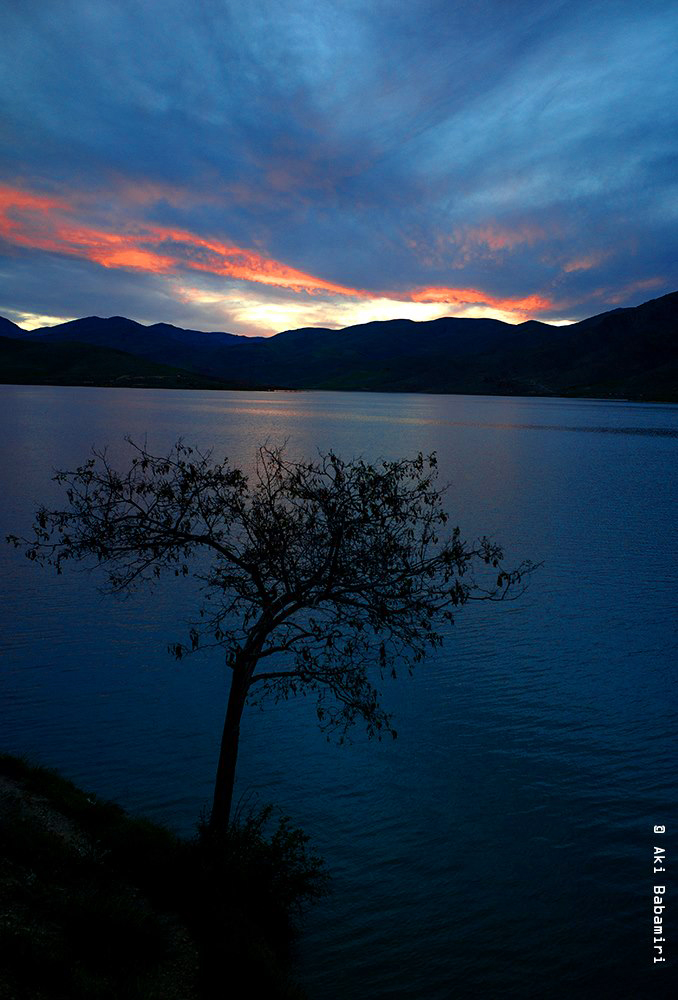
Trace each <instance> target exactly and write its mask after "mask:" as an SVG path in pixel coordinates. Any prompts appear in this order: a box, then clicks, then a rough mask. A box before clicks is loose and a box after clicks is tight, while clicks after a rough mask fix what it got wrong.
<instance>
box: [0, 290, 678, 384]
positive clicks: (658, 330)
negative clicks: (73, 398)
mask: <svg viewBox="0 0 678 1000" xmlns="http://www.w3.org/2000/svg"><path fill="white" fill-rule="evenodd" d="M0 335H1V336H3V337H5V338H9V339H14V340H17V341H20V342H21V343H22V344H23V345H29V344H30V345H33V346H34V347H35V348H36V349H38V350H40V349H46V348H48V347H51V348H52V349H54V348H56V346H57V345H61V348H62V349H63V348H64V346H65V345H66V344H69V343H74V342H77V343H79V344H81V345H88V346H87V347H86V348H81V354H80V357H81V362H82V369H83V370H86V368H87V364H88V363H89V361H90V359H91V363H92V364H93V365H94V364H95V362H96V363H97V364H101V363H103V357H99V358H97V357H96V356H95V355H94V354H90V352H93V351H94V350H95V349H98V350H99V351H101V350H117V351H124V352H125V353H126V354H128V355H130V356H133V357H134V358H137V359H138V360H137V362H127V364H128V366H130V365H131V366H132V367H134V365H137V366H138V365H140V363H141V361H144V362H146V363H151V362H152V363H155V364H162V365H168V366H178V367H179V368H180V369H181V370H182V372H181V378H183V379H186V378H187V373H188V372H191V373H193V375H194V376H200V377H206V378H209V379H218V380H220V381H221V382H222V383H224V384H226V383H228V384H229V385H230V386H231V387H238V386H240V387H261V388H263V387H270V386H274V385H275V386H280V387H287V388H296V389H346V390H371V391H380V392H443V393H480V394H489V395H537V396H578V397H587V396H588V397H591V396H596V397H622V398H628V399H638V400H669V401H678V351H677V349H676V342H677V335H678V292H673V293H671V294H669V295H665V296H663V297H662V298H658V299H654V300H652V301H650V302H646V303H644V304H643V305H640V306H636V307H634V308H629V309H615V310H612V311H611V312H606V313H602V314H600V315H597V316H593V317H591V318H590V319H586V320H582V321H581V322H579V323H575V324H572V325H570V326H564V327H563V326H561V327H556V326H550V325H549V324H547V323H540V322H536V321H529V322H527V323H522V324H519V325H515V326H514V325H511V324H509V323H503V322H501V321H500V320H494V319H459V318H455V317H443V318H441V319H437V320H431V321H429V322H424V323H417V322H414V321H412V320H405V319H395V320H387V321H383V322H373V323H366V324H361V325H358V326H351V327H347V328H345V329H343V330H330V329H326V328H303V329H299V330H287V331H284V332H282V333H279V334H277V335H275V336H273V337H270V338H247V337H239V336H235V335H234V334H229V333H201V332H199V331H196V330H181V329H180V328H178V327H172V326H168V325H166V324H155V325H154V326H149V327H144V326H142V325H141V324H139V323H135V322H134V321H132V320H128V319H125V318H124V317H113V318H111V319H101V318H98V317H89V318H87V319H82V320H74V321H72V322H70V323H64V324H61V325H59V326H55V327H49V328H43V329H41V330H36V331H33V332H32V333H25V332H23V331H21V330H20V329H19V328H18V327H16V326H14V324H12V323H10V322H9V321H8V320H4V321H2V324H0ZM4 349H6V348H4ZM0 357H1V358H2V360H3V361H4V355H0ZM39 357H40V356H39V355H38V354H36V355H35V356H34V358H33V361H30V360H28V359H27V361H26V366H27V368H26V370H27V372H28V373H29V374H30V370H31V368H30V366H31V364H34V365H35V366H36V373H37V371H38V368H39V367H40V364H41V365H42V367H40V371H41V372H42V375H41V378H40V380H41V381H45V380H48V379H49V378H50V373H51V377H53V378H54V379H55V380H59V381H61V382H63V381H65V379H64V377H63V368H62V367H60V366H63V364H64V362H63V359H62V358H60V356H59V355H55V356H48V355H47V353H45V355H44V357H43V361H42V362H40V360H39ZM107 363H110V364H113V361H112V359H109V362H107ZM117 363H118V364H120V363H121V361H120V359H119V358H118V361H117ZM149 377H150V376H149V375H148V373H145V374H143V375H140V376H139V378H140V379H142V380H143V379H147V378H149ZM176 377H178V376H177V374H176V372H175V378H176ZM25 380H27V379H24V378H22V381H25ZM3 381H10V379H9V378H7V377H5V376H3ZM90 381H91V379H90ZM96 384H113V383H112V382H106V383H100V382H97V383H96ZM116 384H118V383H116ZM137 384H140V383H137ZM183 384H186V383H183Z"/></svg>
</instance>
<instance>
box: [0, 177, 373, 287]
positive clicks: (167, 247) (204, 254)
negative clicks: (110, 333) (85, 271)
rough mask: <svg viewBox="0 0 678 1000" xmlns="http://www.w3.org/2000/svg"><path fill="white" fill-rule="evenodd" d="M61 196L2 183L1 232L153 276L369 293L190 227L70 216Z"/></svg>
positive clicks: (13, 238) (19, 241)
mask: <svg viewBox="0 0 678 1000" xmlns="http://www.w3.org/2000/svg"><path fill="white" fill-rule="evenodd" d="M72 215H73V206H72V204H71V203H70V202H69V201H67V200H66V199H65V198H59V197H54V196H47V195H37V194H32V193H30V192H26V191H22V190H20V189H17V188H11V187H8V186H6V185H5V186H0V236H2V237H3V238H4V239H5V240H7V242H9V243H12V244H14V245H15V246H23V247H31V248H33V249H36V250H47V251H51V252H53V253H61V254H67V255H69V256H74V257H84V258H85V259H87V260H92V261H95V262H96V263H97V264H101V265H102V266H103V267H111V268H125V269H127V270H134V271H146V272H150V273H153V274H168V273H175V272H178V271H180V270H186V269H189V270H197V271H206V272H209V273H210V274H219V275H224V276H225V277H230V278H237V279H240V280H243V281H254V282H258V283H259V284H264V285H274V286H277V287H280V288H290V289H292V290H294V291H298V292H307V293H309V294H316V293H319V292H326V293H331V294H334V295H349V296H352V297H356V298H357V297H363V296H365V295H366V294H367V293H366V292H364V291H362V290H360V289H356V288H347V287H346V286H344V285H339V284H336V283H334V282H331V281H324V280H323V279H322V278H317V277H315V276H314V275H311V274H306V273H305V272H303V271H298V270H296V269H295V268H292V267H288V266H287V265H285V264H282V263H280V262H279V261H276V260H272V259H270V258H267V257H264V256H262V255H261V254H258V253H256V252H255V251H253V250H248V249H245V248H242V247H238V246H234V245H231V244H227V243H222V242H220V241H216V240H205V239H202V238H201V237H199V236H196V235H195V234H193V233H190V232H188V230H183V229H173V228H170V227H166V226H157V225H150V224H145V223H139V224H138V225H136V226H134V227H127V228H126V229H125V230H124V231H123V232H110V231H108V230H105V229H98V228H97V229H95V228H93V227H91V226H88V225H85V224H81V223H78V222H77V221H76V220H73V219H72Z"/></svg>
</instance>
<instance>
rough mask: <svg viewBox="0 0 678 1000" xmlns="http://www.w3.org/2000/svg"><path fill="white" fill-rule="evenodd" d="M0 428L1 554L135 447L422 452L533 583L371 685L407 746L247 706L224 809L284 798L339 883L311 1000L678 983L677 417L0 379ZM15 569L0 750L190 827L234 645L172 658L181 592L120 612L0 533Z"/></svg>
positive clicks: (185, 616) (307, 964)
mask: <svg viewBox="0 0 678 1000" xmlns="http://www.w3.org/2000/svg"><path fill="white" fill-rule="evenodd" d="M0 413H1V415H2V426H3V436H2V443H1V445H0V448H1V450H2V455H1V459H2V470H3V491H2V496H1V498H0V527H1V529H2V532H1V533H2V535H3V537H4V535H5V534H7V533H8V532H15V533H22V532H25V531H27V530H28V528H29V526H30V524H31V522H32V514H33V512H34V509H35V507H36V506H37V505H38V504H39V503H40V502H45V503H47V504H50V503H52V502H54V503H57V502H58V498H59V496H60V493H59V489H58V487H57V486H56V485H55V484H54V483H52V482H51V480H50V477H51V474H52V469H53V468H65V467H73V466H75V465H76V464H80V463H81V462H82V461H83V460H84V459H85V458H86V457H87V453H88V451H89V449H90V447H91V446H92V445H93V444H95V445H97V446H103V445H108V446H109V450H110V455H111V457H112V458H113V460H114V461H117V460H118V459H120V461H122V460H123V459H124V456H125V454H126V447H125V445H124V443H123V438H124V435H125V434H131V435H132V436H133V437H134V438H135V439H137V440H144V439H147V441H148V444H149V446H150V447H151V448H152V449H153V450H155V451H162V450H165V449H168V448H169V447H170V446H171V444H172V443H173V442H174V441H175V440H176V439H177V437H179V436H182V437H183V438H184V439H185V440H186V442H187V443H189V444H191V443H195V444H198V445H200V446H202V447H213V448H214V451H215V454H216V455H218V456H219V457H221V456H223V455H224V454H227V455H228V456H229V458H230V459H231V460H232V461H233V462H234V463H236V464H239V465H241V466H242V467H244V468H251V466H252V462H253V457H254V453H255V450H256V447H257V445H258V444H260V443H262V442H264V441H266V440H268V441H269V442H271V443H278V442H281V441H283V440H287V442H288V449H289V453H290V454H291V455H293V456H294V457H297V456H298V457H313V456H315V455H316V453H317V449H324V450H326V449H329V448H333V449H334V450H336V451H337V452H338V453H339V454H341V455H342V456H343V457H346V458H348V457H352V456H357V455H363V456H364V457H365V458H367V459H370V460H372V459H376V458H378V457H385V458H396V457H402V456H410V455H414V454H416V453H417V452H418V451H424V452H426V453H428V452H431V451H434V450H435V451H436V452H437V454H438V461H439V469H440V474H441V479H443V480H444V481H448V482H449V483H450V484H451V485H450V491H449V494H448V508H449V512H450V515H451V519H452V522H453V523H454V524H459V525H460V527H461V529H462V535H463V536H464V537H466V538H467V539H469V540H473V538H475V537H477V536H478V535H489V536H491V537H492V538H494V539H496V540H497V541H499V542H501V543H502V544H503V545H504V547H505V550H506V554H507V555H506V564H507V565H509V566H510V565H511V564H515V563H518V562H519V561H520V560H521V559H523V558H530V559H532V560H533V561H535V562H542V563H543V566H542V567H541V568H540V569H539V570H538V572H537V573H535V574H534V576H533V577H532V579H531V582H530V586H529V589H528V591H527V592H526V593H525V594H524V595H523V596H522V597H521V598H520V599H519V600H517V601H515V602H512V603H509V604H502V605H497V604H486V603H483V604H476V605H474V606H467V607H466V608H464V609H462V611H461V612H460V614H459V615H458V617H457V620H456V622H455V624H454V626H453V627H452V628H451V629H450V630H449V634H448V635H446V637H445V644H444V646H443V648H442V650H440V651H437V652H436V653H435V655H432V656H431V657H430V658H429V659H428V660H427V661H426V662H425V663H424V664H422V665H420V667H419V668H417V671H416V673H415V675H414V677H412V678H411V679H407V678H403V679H399V680H398V681H396V682H394V683H389V684H386V685H385V686H384V689H383V695H384V703H385V704H386V705H387V706H388V708H389V709H390V710H392V712H393V713H394V716H395V724H396V728H397V729H398V733H399V737H398V739H397V740H396V741H395V742H393V741H391V740H389V741H388V742H383V743H377V742H370V741H368V740H367V739H366V738H365V737H364V735H363V734H362V733H361V732H360V731H359V730H356V731H355V734H354V740H353V742H352V744H350V745H347V746H338V745H336V744H334V743H328V742H326V740H325V738H324V737H323V736H322V734H321V733H320V732H319V731H318V729H317V726H316V725H315V711H314V704H313V703H312V702H311V701H308V702H306V701H305V700H304V699H301V700H298V701H296V702H290V703H287V704H283V705H277V706H276V705H269V706H266V707H265V708H264V709H263V710H259V709H257V708H253V709H250V710H249V711H248V712H246V717H245V719H244V724H243V732H242V744H241V753H240V760H239V773H238V787H237V796H238V797H239V798H240V799H241V801H242V803H243V807H245V806H246V805H247V804H248V803H256V802H259V803H266V802H269V801H272V802H275V803H277V804H279V805H280V806H281V807H282V808H283V810H284V811H285V812H286V813H287V814H288V815H289V816H291V818H292V819H293V821H294V822H295V823H296V824H298V825H299V826H301V827H302V828H303V829H304V830H305V831H306V832H307V833H308V834H310V836H311V838H312V843H313V845H314V847H315V848H316V849H317V851H318V852H319V853H320V854H321V855H323V856H324V857H325V859H326V861H327V863H328V866H329V868H330V869H331V871H332V874H333V876H334V878H333V894H332V896H331V897H330V898H329V899H328V900H326V901H324V902H323V903H322V904H319V905H318V906H316V907H314V908H313V909H312V910H311V911H310V912H309V914H308V916H307V918H306V920H305V931H304V935H303V939H302V941H301V943H300V948H299V952H300V953H299V972H298V974H299V978H300V980H301V981H302V983H303V984H304V986H305V988H306V989H307V991H308V993H309V996H310V997H311V1000H368V998H369V1000H386V998H388V1000H452V998H455V1000H456V998H460V1000H466V998H472V997H473V998H475V997H488V998H495V997H496V998H503V997H506V998H512V997H514V998H520V1000H529V998H535V1000H536V998H543V997H545V996H548V997H554V998H573V997H574V998H579V997H583V998H587V997H608V996H609V997H615V998H626V997H628V998H633V1000H638V998H641V997H646V996H647V997H664V996H666V997H668V996H669V995H672V993H671V990H670V989H669V981H670V979H671V977H672V975H675V968H676V962H677V961H678V929H677V928H678V900H677V897H676V890H677V889H678V877H677V876H676V874H675V869H673V868H672V862H673V856H674V855H676V854H677V853H678V837H676V830H677V829H678V809H677V803H676V787H675V765H676V757H677V754H676V731H677V726H676V722H677V714H678V713H677V708H678V695H677V693H676V685H675V682H674V670H675V664H676V647H677V645H678V644H677V641H676V639H677V624H678V616H677V612H676V603H677V602H676V595H677V594H678V558H677V556H678V527H677V523H678V520H677V518H676V501H677V499H678V407H676V406H670V405H659V404H657V405H654V404H634V403H624V402H614V401H596V400H564V399H528V398H500V397H478V396H475V397H474V396H426V395H414V394H413V395H394V394H368V393H331V392H308V393H285V392H272V393H254V392H252V393H249V392H245V393H235V392H230V393H229V392H223V393H221V392H175V391H168V390H123V389H94V388H46V387H40V388H34V387H9V386H2V387H0ZM0 559H1V561H2V572H3V580H4V581H5V586H4V588H3V591H4V594H3V602H2V609H1V611H0V614H1V615H2V625H3V628H2V638H1V643H2V667H1V671H0V699H1V702H2V734H3V735H2V744H3V748H4V749H5V750H6V751H9V752H12V753H26V754H29V755H32V756H33V757H34V758H35V759H36V760H37V761H38V762H40V763H43V764H47V765H50V766H54V767H58V768H60V769H61V770H62V771H63V772H64V773H65V774H66V775H67V776H68V777H70V778H71V779H73V780H74V781H76V782H77V783H78V784H80V785H82V786H84V787H86V788H89V789H91V790H93V791H95V792H96V793H97V794H99V795H102V796H105V797H111V798H114V799H116V800H118V801H119V802H121V803H122V804H123V805H124V806H126V807H127V808H129V809H132V810H135V811H138V812H141V813H144V814H146V815H148V816H150V817H152V818H155V819H159V820H162V821H165V822H167V823H168V824H170V825H172V826H173V827H174V828H175V829H177V830H179V831H182V832H184V833H190V832H191V831H192V829H193V826H194V824H195V821H196V819H197V817H198V816H199V814H200V812H201V810H202V809H204V808H205V807H206V806H208V804H209V798H210V792H211V785H212V779H213V773H214V769H215V765H216V754H217V749H218V740H219V736H220V732H221V726H222V723H223V712H224V709H225V701H226V687H225V685H226V681H227V676H226V668H225V667H224V665H223V664H222V663H221V662H220V661H219V660H218V658H217V659H210V658H209V657H201V656H198V657H194V658H189V659H188V660H185V661H182V662H181V663H177V662H176V661H174V660H173V659H172V658H171V657H170V656H168V654H167V644H168V642H171V641H177V640H182V639H184V638H185V635H186V629H185V628H184V627H183V624H182V623H183V622H184V621H188V620H189V619H190V617H191V613H192V611H193V609H194V604H193V600H194V597H195V594H194V590H193V585H192V583H191V582H190V581H188V582H187V581H183V580H182V581H178V582H175V581H172V582H171V583H167V584H165V583H163V585H162V586H161V587H159V588H158V590H157V591H156V592H155V593H143V594H139V595H136V596H134V597H132V598H129V599H127V600H119V601H116V600H114V599H112V598H110V597H105V596H102V595H100V594H99V593H98V591H97V590H96V582H97V581H96V579H95V577H93V576H90V575H88V574H83V573H78V572H66V573H65V574H64V576H62V577H59V578H57V577H55V576H54V575H52V574H50V573H49V572H47V571H41V570H40V569H38V568H37V567H36V566H34V565H32V564H30V563H28V561H27V560H25V559H24V558H23V557H22V556H20V554H19V553H17V552H15V551H14V550H12V549H10V548H9V546H7V545H3V546H2V549H1V550H0ZM659 824H662V825H665V826H666V829H667V832H666V834H664V835H661V834H655V833H654V832H653V828H654V826H655V825H659ZM655 845H657V846H664V847H666V848H667V853H668V857H669V868H668V871H667V873H666V874H665V875H662V876H661V881H662V883H665V884H666V886H667V911H666V913H667V917H666V924H665V926H667V927H668V928H669V931H670V934H669V936H668V937H667V942H666V948H667V949H668V950H667V951H665V952H664V954H665V955H666V956H667V957H668V961H667V962H666V963H665V964H657V965H655V964H654V963H653V951H652V944H653V940H652V924H653V920H652V916H653V915H652V906H653V901H652V886H653V885H654V884H655V883H656V882H657V881H658V880H659V876H655V877H654V878H653V875H652V858H653V848H654V846H655ZM673 982H674V983H675V978H674V979H673Z"/></svg>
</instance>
